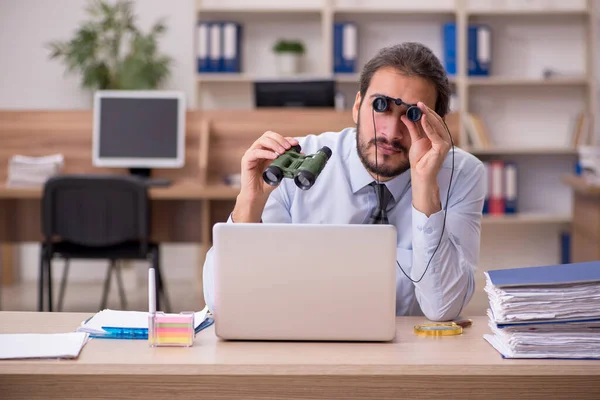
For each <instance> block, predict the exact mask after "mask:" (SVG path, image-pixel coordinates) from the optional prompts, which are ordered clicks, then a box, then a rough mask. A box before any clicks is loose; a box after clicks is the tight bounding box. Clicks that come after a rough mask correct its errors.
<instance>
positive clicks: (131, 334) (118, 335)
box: [98, 326, 148, 339]
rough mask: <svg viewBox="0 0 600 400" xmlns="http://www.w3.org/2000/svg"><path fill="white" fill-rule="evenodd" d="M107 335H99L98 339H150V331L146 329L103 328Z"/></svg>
mask: <svg viewBox="0 0 600 400" xmlns="http://www.w3.org/2000/svg"><path fill="white" fill-rule="evenodd" d="M102 329H103V330H105V331H106V332H107V334H106V335H103V334H102V335H98V337H104V338H113V339H148V329H145V328H115V327H110V326H103V327H102Z"/></svg>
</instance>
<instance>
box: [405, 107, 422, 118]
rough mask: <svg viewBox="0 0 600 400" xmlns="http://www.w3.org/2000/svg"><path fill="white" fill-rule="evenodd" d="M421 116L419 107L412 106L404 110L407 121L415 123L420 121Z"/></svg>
mask: <svg viewBox="0 0 600 400" xmlns="http://www.w3.org/2000/svg"><path fill="white" fill-rule="evenodd" d="M421 115H423V112H422V111H421V109H420V108H419V107H415V106H412V107H409V108H408V110H406V117H407V118H408V120H409V121H412V122H417V121H418V120H420V119H421Z"/></svg>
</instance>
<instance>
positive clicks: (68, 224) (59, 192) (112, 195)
mask: <svg viewBox="0 0 600 400" xmlns="http://www.w3.org/2000/svg"><path fill="white" fill-rule="evenodd" d="M42 233H43V235H44V237H45V240H46V243H48V244H50V243H51V242H52V241H54V240H55V239H56V238H57V239H59V240H63V241H68V242H71V243H76V244H79V245H85V246H110V245H115V244H120V243H124V242H127V241H138V242H140V245H141V246H142V251H146V250H147V246H148V240H149V236H150V206H149V199H148V188H147V186H146V184H145V183H144V182H143V181H142V180H141V179H139V178H135V177H131V176H115V175H109V176H106V175H59V176H55V177H52V178H50V179H48V180H47V181H46V184H45V185H44V194H43V199H42Z"/></svg>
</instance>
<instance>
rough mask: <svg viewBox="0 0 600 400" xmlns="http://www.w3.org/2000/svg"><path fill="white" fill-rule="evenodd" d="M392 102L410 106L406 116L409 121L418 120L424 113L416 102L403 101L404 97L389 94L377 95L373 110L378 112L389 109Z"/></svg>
mask: <svg viewBox="0 0 600 400" xmlns="http://www.w3.org/2000/svg"><path fill="white" fill-rule="evenodd" d="M390 102H393V103H394V104H396V105H397V106H401V105H405V106H407V107H408V109H407V110H406V117H407V118H408V120H409V121H412V122H417V121H418V120H420V119H421V116H422V115H423V111H421V109H420V108H419V107H417V105H416V104H408V103H405V102H403V101H402V99H394V98H393V97H389V96H377V97H375V100H373V110H375V111H377V112H384V111H387V110H388V109H389V107H390V105H391V104H390Z"/></svg>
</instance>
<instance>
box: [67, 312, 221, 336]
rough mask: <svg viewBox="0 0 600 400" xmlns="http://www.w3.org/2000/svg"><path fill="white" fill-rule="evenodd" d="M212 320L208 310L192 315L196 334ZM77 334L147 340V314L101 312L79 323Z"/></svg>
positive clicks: (211, 322) (210, 323)
mask: <svg viewBox="0 0 600 400" xmlns="http://www.w3.org/2000/svg"><path fill="white" fill-rule="evenodd" d="M213 322H214V320H213V318H212V317H210V316H209V314H208V308H204V310H202V311H199V312H196V313H194V328H195V329H194V330H195V332H196V333H198V332H200V331H201V330H202V329H205V328H208V327H209V326H211V325H212V324H213ZM77 332H86V333H88V334H89V335H90V337H91V338H101V339H144V340H147V339H148V312H145V311H119V310H102V311H100V312H98V313H96V314H95V315H94V316H93V317H91V318H89V319H88V320H86V321H83V322H82V323H81V326H79V327H78V328H77Z"/></svg>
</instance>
